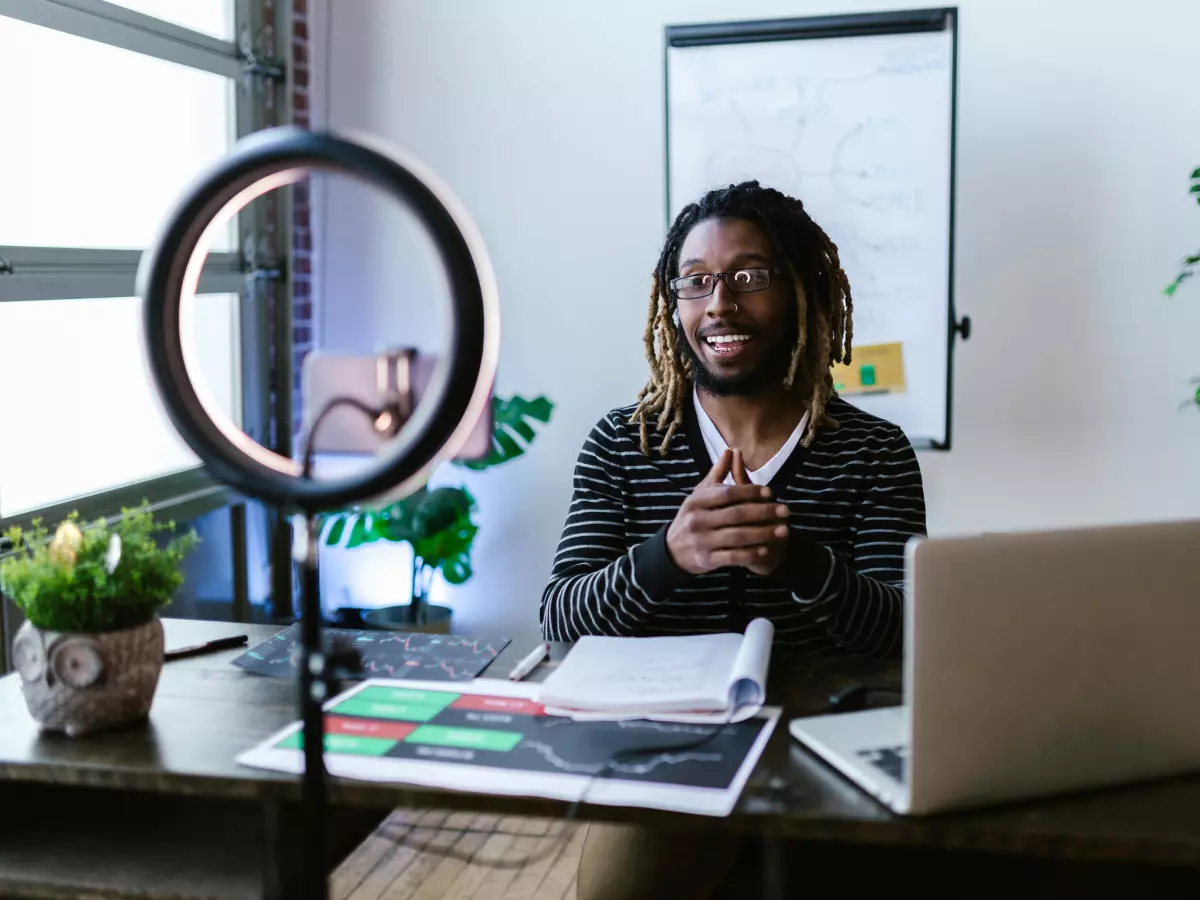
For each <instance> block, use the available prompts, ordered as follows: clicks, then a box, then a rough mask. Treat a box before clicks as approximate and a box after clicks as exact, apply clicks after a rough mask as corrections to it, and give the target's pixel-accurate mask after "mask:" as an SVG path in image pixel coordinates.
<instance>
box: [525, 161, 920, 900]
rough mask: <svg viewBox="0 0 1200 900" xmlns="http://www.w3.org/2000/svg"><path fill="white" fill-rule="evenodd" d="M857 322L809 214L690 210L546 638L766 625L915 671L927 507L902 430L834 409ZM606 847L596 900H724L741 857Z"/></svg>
mask: <svg viewBox="0 0 1200 900" xmlns="http://www.w3.org/2000/svg"><path fill="white" fill-rule="evenodd" d="M851 313H852V303H851V296H850V285H849V282H848V281H847V279H846V275H845V273H844V272H843V271H842V268H841V264H840V262H839V260H838V254H837V248H836V247H835V246H834V244H833V242H832V241H830V239H829V238H828V237H827V236H826V234H825V233H824V231H822V230H821V228H820V227H818V226H817V224H816V223H815V222H814V221H813V220H812V219H811V218H810V217H809V215H808V213H807V211H806V210H805V209H804V206H803V204H802V203H801V202H800V201H798V200H795V199H793V198H791V197H787V196H785V195H784V194H781V193H780V192H778V191H775V190H773V189H770V188H764V187H761V186H760V185H759V184H758V183H757V182H747V183H743V184H738V185H730V186H729V187H727V188H723V189H720V190H714V191H711V192H710V193H708V194H706V195H705V196H704V197H703V198H701V199H700V200H699V202H697V203H694V204H692V205H689V206H687V207H686V208H684V209H683V210H682V211H681V212H680V214H679V216H678V217H677V218H676V220H675V222H674V224H673V225H672V227H671V229H670V231H669V233H668V234H667V238H666V242H665V245H664V247H663V250H662V254H661V256H660V257H659V261H658V265H657V267H656V269H655V272H654V278H653V281H652V287H651V291H650V309H649V317H648V320H647V324H646V331H645V346H646V354H647V359H648V361H649V363H650V380H649V383H648V384H647V385H646V387H645V388H644V389H643V390H642V392H641V394H640V395H639V398H638V403H637V404H636V405H635V406H631V407H626V408H623V409H617V410H614V411H613V412H611V413H609V414H608V415H606V416H605V417H604V418H603V419H601V420H600V422H599V423H598V424H597V425H596V426H595V428H594V429H593V430H592V433H591V435H590V436H589V437H588V439H587V441H586V442H585V444H584V446H583V450H582V452H581V453H580V455H579V459H578V463H577V465H576V469H575V476H574V495H573V497H572V501H571V507H570V511H569V514H568V517H567V522H566V527H565V529H564V531H563V534H562V539H561V541H560V543H559V547H558V553H557V555H556V557H555V561H554V567H553V571H552V573H551V577H550V583H549V584H548V585H547V587H546V590H545V593H544V596H543V598H542V605H541V614H540V617H541V625H542V631H543V633H544V635H545V637H546V638H548V639H551V640H561V641H571V640H575V639H577V638H579V637H581V636H582V635H585V634H610V635H639V636H640V635H670V634H693V633H698V632H713V631H731V630H732V631H741V630H743V629H744V628H745V625H746V623H747V622H748V621H749V620H750V619H753V618H755V617H758V616H764V617H766V618H769V619H770V620H771V621H772V622H773V623H774V626H775V635H776V644H775V649H776V652H777V653H781V655H789V654H819V655H833V654H859V655H872V656H895V655H897V654H898V653H899V651H900V649H901V631H902V620H903V586H902V579H903V571H904V546H905V543H906V542H907V541H908V539H909V538H910V537H912V536H914V535H921V534H924V531H925V501H924V493H923V488H922V482H921V472H920V468H919V466H918V464H917V459H916V456H915V454H914V453H913V450H912V447H911V445H910V444H909V442H908V440H907V439H906V438H905V436H904V434H903V432H902V431H901V430H900V429H899V428H897V427H895V426H894V425H892V424H890V423H888V422H885V421H883V420H882V419H879V418H877V417H875V416H872V415H870V414H868V413H865V412H863V411H862V410H859V409H857V408H855V407H854V406H852V405H850V404H849V403H847V402H845V401H844V400H842V399H840V398H839V397H837V395H836V394H835V393H834V390H833V379H832V374H831V371H830V366H831V364H832V363H834V362H840V361H846V362H849V360H850V348H851V336H852V320H851ZM592 833H593V835H594V836H591V835H590V836H589V840H588V845H587V846H586V847H585V851H584V859H583V862H581V865H580V897H581V898H583V897H585V896H588V897H631V896H643V895H644V896H656V895H657V896H667V895H668V894H669V895H670V896H673V897H685V896H689V894H688V893H687V891H688V890H691V891H692V895H693V896H708V893H707V892H708V890H709V889H710V888H711V887H712V883H713V882H715V881H719V880H720V879H721V877H722V876H723V875H724V874H725V873H726V872H727V871H728V870H729V869H730V868H731V867H732V866H733V865H734V864H735V862H736V861H737V856H738V851H739V847H738V845H737V843H736V842H732V841H730V840H728V839H726V840H722V841H718V842H716V843H710V842H708V841H699V842H697V841H696V840H692V839H688V840H684V839H676V840H675V841H671V840H669V839H668V838H666V837H665V836H658V835H654V834H650V833H646V832H642V831H639V830H634V829H632V828H614V827H609V828H604V829H601V828H597V827H595V826H593V829H592ZM685 882H686V883H689V884H690V885H691V886H690V888H686V887H685V884H684V883H685ZM668 883H670V884H672V885H673V887H672V888H671V889H670V890H669V891H668V893H667V894H664V893H662V891H663V890H664V889H665V888H664V887H663V885H665V884H668ZM656 885H657V886H656Z"/></svg>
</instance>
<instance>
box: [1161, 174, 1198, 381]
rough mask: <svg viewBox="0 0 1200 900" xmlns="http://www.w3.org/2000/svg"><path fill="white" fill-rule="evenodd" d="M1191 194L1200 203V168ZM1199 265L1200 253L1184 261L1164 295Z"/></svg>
mask: <svg viewBox="0 0 1200 900" xmlns="http://www.w3.org/2000/svg"><path fill="white" fill-rule="evenodd" d="M1189 192H1190V193H1191V195H1192V196H1193V197H1195V198H1196V202H1197V203H1200V168H1197V169H1196V170H1195V171H1194V172H1192V186H1191V188H1190V189H1189ZM1198 265H1200V251H1197V252H1196V253H1193V254H1192V255H1191V256H1189V257H1187V258H1186V259H1184V261H1183V268H1182V269H1181V270H1180V272H1179V274H1178V275H1176V276H1175V278H1174V280H1172V281H1171V283H1170V284H1168V285H1167V286H1166V288H1165V290H1164V293H1166V295H1167V296H1168V297H1170V296H1172V295H1174V293H1175V292H1176V291H1177V290H1179V286H1180V285H1181V284H1183V283H1184V282H1185V281H1187V280H1188V279H1189V278H1191V277H1192V276H1193V275H1195V274H1196V269H1195V267H1196V266H1198ZM1197 398H1198V399H1197V402H1200V391H1198V392H1197Z"/></svg>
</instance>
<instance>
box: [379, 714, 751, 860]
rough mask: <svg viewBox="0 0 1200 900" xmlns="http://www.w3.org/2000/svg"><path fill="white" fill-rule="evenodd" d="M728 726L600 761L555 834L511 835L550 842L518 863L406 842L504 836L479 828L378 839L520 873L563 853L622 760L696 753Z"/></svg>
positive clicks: (569, 722) (559, 722) (729, 721)
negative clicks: (435, 836)
mask: <svg viewBox="0 0 1200 900" xmlns="http://www.w3.org/2000/svg"><path fill="white" fill-rule="evenodd" d="M579 724H583V723H579V722H575V721H574V720H573V719H569V718H566V717H563V718H560V719H558V720H557V721H552V722H549V723H547V724H546V725H545V727H546V728H556V727H564V726H570V725H579ZM731 724H733V713H732V712H731V713H730V715H729V718H727V719H725V720H724V721H723V722H719V723H717V725H716V726H715V727H714V728H713V729H712V730H711V731H709V732H708V733H706V734H704V735H703V736H701V737H700V738H697V739H695V740H692V741H685V742H683V743H673V744H658V745H650V746H648V747H631V748H628V749H626V750H618V751H617V752H616V753H613V754H612V755H610V756H609V757H608V759H607V760H605V761H604V763H603V765H602V766H601V768H600V771H599V772H597V773H595V774H593V775H592V776H591V777H590V778H589V779H588V781H587V783H586V784H585V785H584V788H583V791H582V792H581V793H580V795H579V796H578V797H577V798H575V799H574V800H573V801H571V805H570V807H568V808H567V812H566V815H565V816H563V818H562V819H561V825H560V827H559V828H558V831H557V833H555V834H550V833H547V834H545V835H516V834H514V835H513V836H514V837H543V838H546V839H552V840H551V843H549V844H548V845H547V846H545V847H543V848H542V849H541V850H540V851H538V852H537V853H531V854H528V855H527V856H524V857H522V858H521V859H517V860H509V859H481V858H480V857H479V856H478V855H476V854H474V853H461V852H458V851H456V850H455V849H454V848H453V847H452V846H451V847H444V848H443V847H429V846H418V845H417V844H415V843H413V842H410V841H409V840H408V838H409V835H410V834H411V833H412V831H413V830H414V829H416V828H420V829H421V830H423V831H433V832H435V833H443V834H444V833H446V832H454V833H455V834H488V835H492V834H497V833H501V834H503V833H504V832H495V831H489V830H487V829H483V828H475V829H472V828H446V827H444V826H428V825H414V826H410V827H409V828H408V830H407V832H405V833H403V834H391V833H388V832H386V831H384V832H382V833H381V835H380V836H381V837H384V838H386V839H388V840H390V841H392V842H393V843H395V844H396V845H397V846H401V847H413V848H414V849H418V850H420V852H422V853H432V854H434V855H435V856H443V857H448V858H450V859H455V860H458V861H460V862H466V863H470V864H472V865H479V866H484V867H485V868H491V869H523V868H525V867H526V866H530V865H533V864H534V863H538V862H541V861H542V860H544V859H546V858H548V857H550V856H555V855H557V854H559V853H561V852H562V850H563V849H565V847H566V845H567V843H568V842H569V841H570V838H571V835H570V833H569V830H570V827H571V824H572V823H573V822H575V821H576V819H577V818H578V816H579V810H580V807H581V806H582V805H583V804H584V803H585V802H586V800H587V795H588V793H589V791H590V790H591V789H592V787H594V786H595V785H596V784H597V783H598V782H599V780H600V779H601V778H605V777H607V776H608V775H609V774H611V773H612V771H613V768H614V767H615V766H618V765H620V764H621V762H622V761H624V758H625V757H631V758H633V759H636V758H637V757H639V756H655V755H657V754H661V753H680V752H683V751H687V750H699V749H700V748H702V747H704V746H705V745H706V744H709V743H711V742H712V741H713V739H714V738H716V737H718V736H720V735H721V734H724V733H725V731H726V729H727V728H728V727H729V726H730V725H731ZM518 746H519V745H518Z"/></svg>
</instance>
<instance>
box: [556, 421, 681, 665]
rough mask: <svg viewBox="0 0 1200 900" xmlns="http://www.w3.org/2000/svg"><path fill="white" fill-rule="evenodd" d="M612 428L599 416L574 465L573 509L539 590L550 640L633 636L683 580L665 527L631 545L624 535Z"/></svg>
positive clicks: (621, 477)
mask: <svg viewBox="0 0 1200 900" xmlns="http://www.w3.org/2000/svg"><path fill="white" fill-rule="evenodd" d="M617 427H618V426H617V425H616V423H614V422H613V421H611V420H610V419H609V418H605V419H602V420H601V421H600V422H599V423H598V424H597V425H596V426H595V428H593V429H592V432H591V434H590V435H589V436H588V439H587V440H586V441H585V442H584V445H583V449H582V450H581V451H580V453H579V459H578V461H577V462H576V464H575V476H574V482H573V492H572V496H571V507H570V510H569V512H568V513H567V522H566V526H565V527H564V528H563V533H562V537H561V539H560V540H559V543H558V551H557V553H556V554H555V557H554V567H553V569H552V571H551V573H550V582H549V584H548V585H547V586H546V590H545V592H544V593H543V595H542V605H541V611H540V614H539V617H540V619H541V626H542V634H543V636H544V637H545V638H546V639H547V640H552V641H574V640H577V639H578V638H580V637H582V636H583V635H587V634H602V635H616V636H634V635H637V634H638V633H639V631H640V630H641V626H642V625H643V624H644V623H645V622H647V621H649V620H650V619H651V618H653V616H654V614H655V610H656V607H657V606H659V605H660V604H661V603H662V602H663V601H665V600H666V599H667V598H668V597H669V596H670V594H671V592H672V591H673V590H674V588H675V587H676V586H677V585H679V584H681V583H683V582H684V581H686V580H687V575H686V574H685V573H683V572H681V571H680V570H679V569H678V568H677V567H676V566H675V564H674V562H672V560H671V558H670V556H669V555H668V554H667V544H666V526H664V527H663V528H661V529H660V530H659V531H657V532H656V533H655V534H653V535H652V536H651V537H650V538H649V539H648V540H645V541H638V542H637V543H633V544H632V545H631V541H630V540H629V538H628V537H627V534H626V528H625V499H624V496H623V489H622V484H623V482H624V480H625V479H624V475H625V473H624V469H623V467H622V466H621V464H620V456H619V455H618V447H619V446H620V444H621V438H620V436H619V434H618V433H617ZM626 443H627V442H626Z"/></svg>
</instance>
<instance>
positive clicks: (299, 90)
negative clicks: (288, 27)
mask: <svg viewBox="0 0 1200 900" xmlns="http://www.w3.org/2000/svg"><path fill="white" fill-rule="evenodd" d="M292 22H293V29H292V71H293V72H294V78H293V84H294V85H295V87H294V89H293V92H292V110H293V123H294V124H296V125H298V126H300V127H301V128H308V127H310V124H311V119H310V117H309V113H310V102H309V90H308V89H309V77H310V72H309V20H308V0H292ZM292 190H293V193H292V204H293V206H292V209H293V220H292V249H293V254H294V255H293V259H294V260H295V271H294V273H293V276H292V283H293V285H294V293H293V295H292V362H293V368H292V433H293V434H297V433H298V432H299V430H300V418H301V414H302V410H301V409H300V368H301V366H302V365H303V363H304V357H305V356H306V355H307V354H308V352H309V351H310V350H312V347H313V300H314V294H313V283H312V209H311V207H310V205H309V196H310V190H309V183H308V181H303V182H299V183H297V184H296V185H295V186H294V187H293V189H292Z"/></svg>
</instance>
